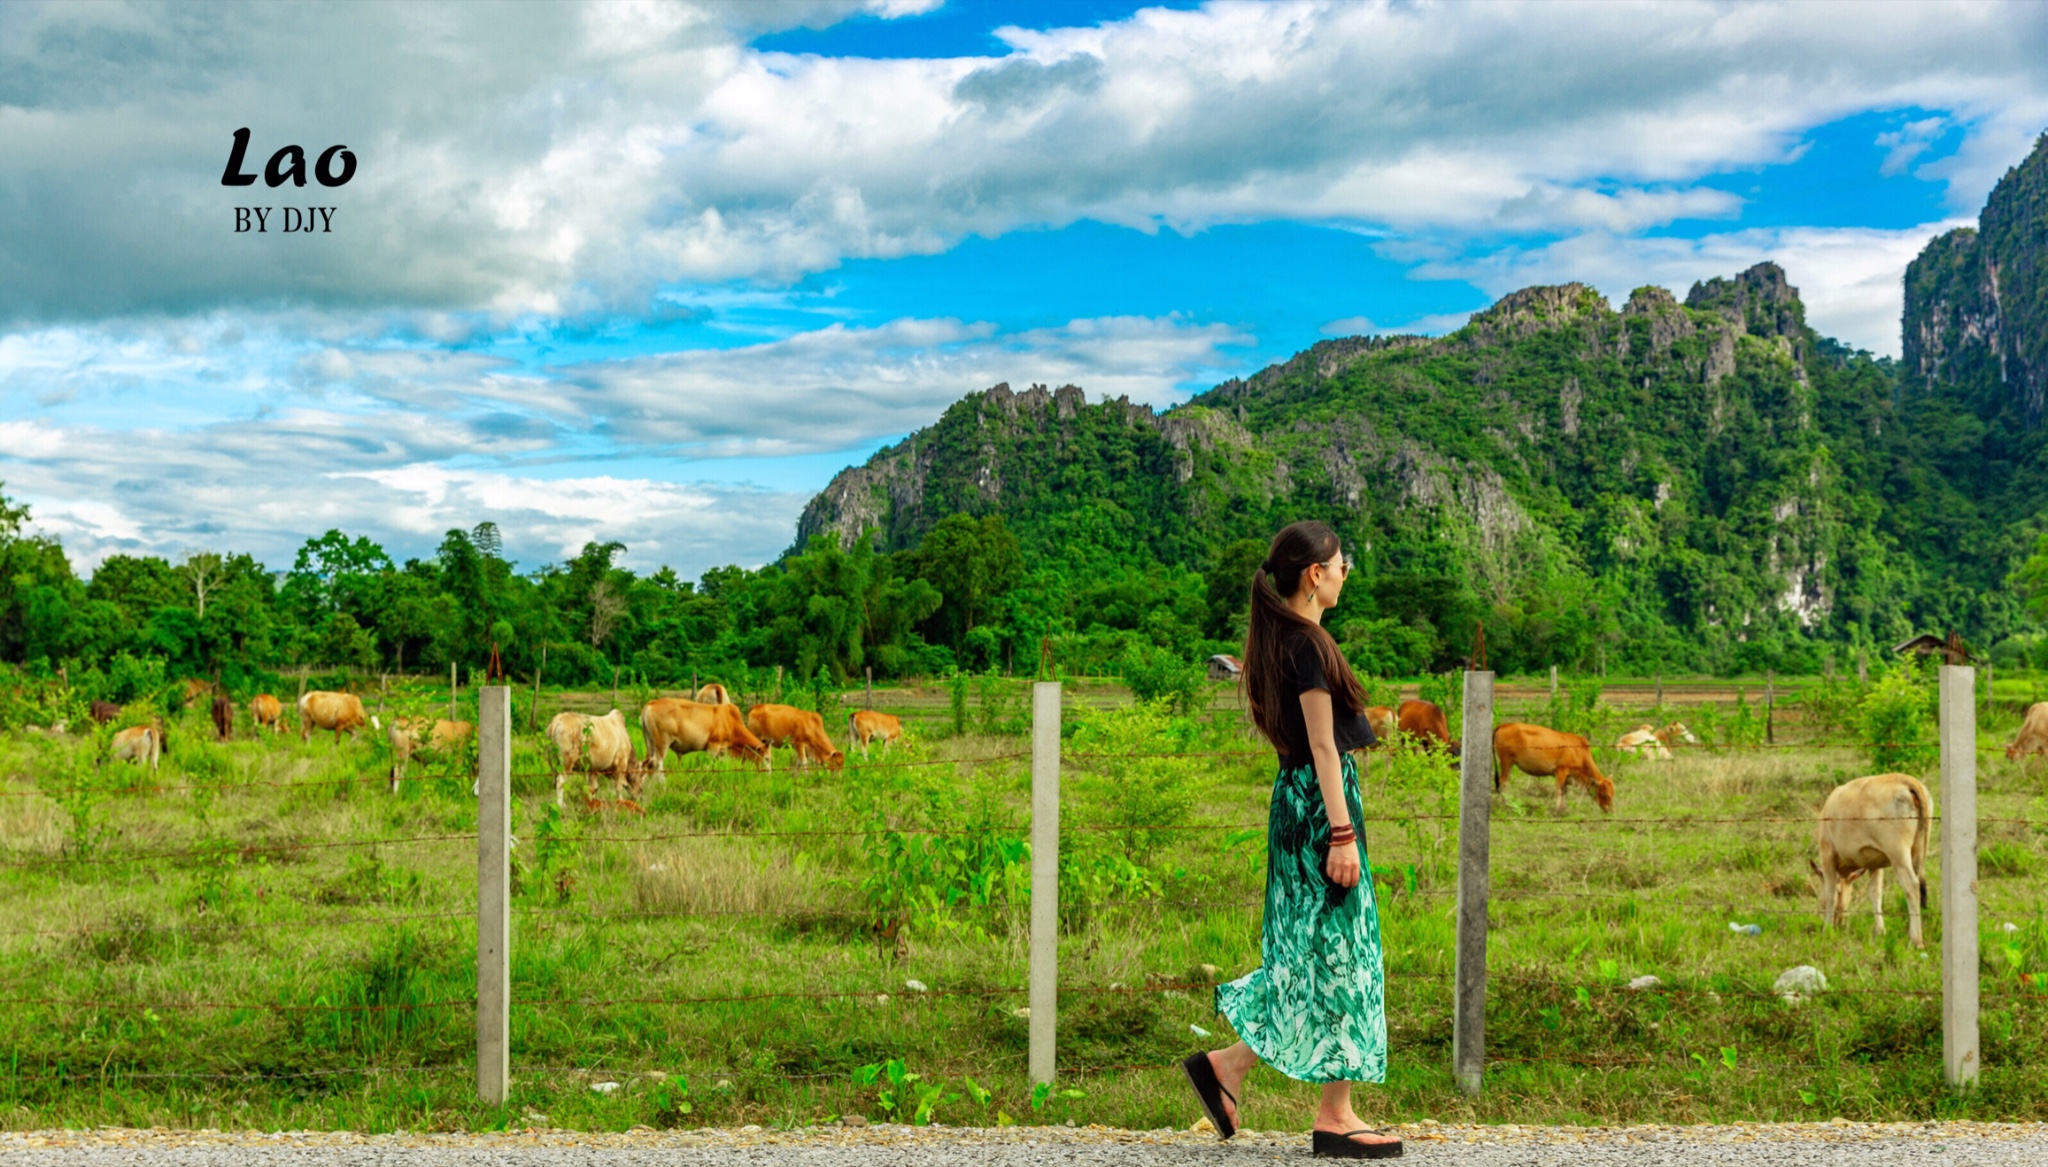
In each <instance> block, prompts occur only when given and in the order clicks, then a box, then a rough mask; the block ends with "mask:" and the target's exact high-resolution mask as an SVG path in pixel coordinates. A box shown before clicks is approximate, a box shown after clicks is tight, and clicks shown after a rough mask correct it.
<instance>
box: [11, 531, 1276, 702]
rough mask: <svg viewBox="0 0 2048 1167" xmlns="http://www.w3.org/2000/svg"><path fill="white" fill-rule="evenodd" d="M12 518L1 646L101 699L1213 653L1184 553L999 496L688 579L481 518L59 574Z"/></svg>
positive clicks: (932, 672)
mask: <svg viewBox="0 0 2048 1167" xmlns="http://www.w3.org/2000/svg"><path fill="white" fill-rule="evenodd" d="M29 517H30V516H29V512H28V508H27V507H26V506H23V505H20V504H18V503H14V502H10V501H8V500H7V499H6V497H5V496H4V495H0V662H4V663H6V664H9V665H13V666H16V667H17V668H19V669H21V670H24V671H26V672H27V673H29V674H31V675H37V676H46V677H55V676H58V675H60V674H61V675H62V676H63V677H64V678H66V679H67V680H69V681H71V682H72V683H74V684H87V685H88V686H90V687H92V688H94V689H95V690H106V691H107V692H108V693H109V695H110V696H112V697H114V698H115V699H120V698H121V697H123V696H130V695H132V693H123V692H121V690H131V691H132V690H136V689H139V688H145V687H147V685H148V684H149V683H150V679H151V678H155V677H171V678H182V677H200V678H218V679H220V680H221V681H222V682H223V683H226V684H228V685H229V686H230V687H231V688H236V689H240V688H245V687H249V686H250V685H254V684H258V683H261V682H263V681H266V680H269V679H271V678H273V677H275V676H277V675H279V674H282V673H285V672H291V671H298V670H302V669H306V670H313V671H316V672H327V671H343V670H346V671H352V672H358V673H367V674H378V673H404V672H424V671H445V670H446V669H447V668H448V666H449V665H450V664H451V663H453V664H456V665H459V666H460V667H461V668H462V669H463V670H464V671H465V673H467V672H468V671H469V670H473V669H474V670H482V669H484V668H485V667H487V662H488V661H489V660H490V658H491V655H492V653H493V652H496V653H497V656H498V659H499V661H500V663H501V667H502V669H503V671H504V673H505V674H506V675H508V676H512V677H516V678H519V679H521V680H525V679H527V678H530V677H532V676H534V675H535V674H536V673H540V674H542V676H543V678H544V680H546V681H547V682H548V683H553V684H564V685H580V684H611V683H613V682H614V681H615V680H616V679H617V678H618V677H620V676H622V675H623V676H625V677H628V678H631V679H633V680H635V681H638V682H641V683H645V684H652V685H676V684H681V683H687V682H688V681H689V680H690V679H691V678H692V677H693V676H695V677H702V678H705V679H710V678H712V677H718V676H726V675H730V674H732V673H733V672H734V671H736V670H745V669H766V668H775V667H781V668H783V669H786V670H788V671H790V672H791V673H792V674H793V675H794V676H795V677H800V678H803V679H804V681H805V682H807V683H808V682H810V681H811V680H813V679H815V678H817V677H818V676H820V675H821V674H822V675H823V676H824V677H825V678H826V679H827V680H828V681H830V682H831V683H835V684H836V683H842V682H848V681H851V680H852V679H854V678H859V677H862V676H864V675H865V674H866V673H868V672H869V671H870V670H871V671H872V672H873V674H874V675H875V676H876V677H878V678H885V679H886V678H901V677H911V676H917V677H931V676H943V675H948V674H951V673H955V672H961V671H969V672H985V671H990V670H995V671H1023V672H1033V671H1036V670H1037V669H1038V668H1039V667H1040V663H1041V653H1042V652H1044V651H1047V650H1050V651H1051V652H1052V653H1053V654H1054V656H1055V657H1056V659H1057V661H1058V664H1059V665H1060V667H1062V668H1065V669H1067V670H1069V671H1091V672H1105V671H1106V672H1114V671H1118V670H1119V669H1120V666H1121V665H1122V664H1123V663H1124V662H1126V661H1128V660H1135V661H1137V662H1138V663H1139V664H1140V665H1156V664H1157V663H1158V658H1160V657H1162V656H1163V657H1166V658H1170V659H1171V660H1172V661H1175V662H1181V663H1186V664H1191V662H1193V661H1195V660H1199V659H1200V657H1201V656H1202V655H1203V654H1204V653H1205V651H1234V649H1233V647H1232V644H1231V643H1230V642H1228V641H1227V637H1228V634H1229V627H1228V624H1227V622H1226V623H1225V624H1223V625H1221V626H1218V625H1217V624H1216V623H1215V622H1213V621H1211V619H1210V611H1209V603H1208V600H1209V593H1210V592H1211V591H1212V590H1214V588H1213V587H1212V585H1211V581H1210V580H1208V579H1207V578H1206V577H1205V576H1203V575H1202V574H1201V573H1198V572H1193V571H1179V572H1174V573H1169V575H1168V576H1167V577H1166V578H1165V579H1163V580H1162V579H1161V578H1160V577H1158V576H1156V575H1152V574H1150V573H1146V572H1137V573H1133V574H1131V575H1129V576H1124V575H1122V574H1119V573H1114V572H1112V573H1109V574H1108V577H1107V578H1093V579H1083V578H1080V577H1078V576H1077V575H1075V574H1074V573H1073V572H1072V571H1071V570H1070V569H1068V568H1066V567H1064V566H1033V565H1032V564H1029V563H1027V561H1026V557H1025V555H1024V554H1023V553H1022V552H1021V551H1020V548H1019V545H1018V541H1017V538H1016V537H1015V535H1013V534H1012V532H1011V531H1010V529H1009V527H1008V526H1007V524H1006V523H1005V520H1004V519H1003V518H1002V517H1001V516H999V515H989V516H982V517H973V516H969V515H964V514H962V515H953V516H950V517H948V518H946V519H944V520H942V521H941V522H939V523H938V524H937V525H936V526H935V527H933V529H932V530H931V531H929V532H928V533H926V534H925V536H924V537H923V538H922V539H921V540H920V541H919V542H918V543H917V544H916V546H914V547H911V548H909V549H906V550H901V551H896V552H893V553H890V552H881V551H877V550H876V549H875V545H874V540H873V538H872V537H864V538H862V539H860V540H858V541H857V542H855V544H854V545H853V546H852V547H850V548H845V547H841V546H840V545H839V544H838V542H837V541H836V540H832V539H828V538H824V537H819V538H814V539H812V540H811V541H810V544H809V545H808V546H806V547H804V548H802V549H800V550H793V551H792V552H791V553H790V554H788V555H786V556H784V557H783V558H782V559H781V560H780V561H778V562H776V563H772V564H769V565H766V566H764V567H760V568H757V569H750V568H744V567H739V566H725V567H717V568H713V569H711V570H709V571H706V572H704V573H703V575H702V576H701V577H700V578H698V579H696V580H688V579H684V578H682V577H681V576H680V575H678V574H677V573H676V572H675V571H674V570H673V569H671V568H668V567H662V568H659V569H658V570H655V571H653V572H648V573H645V574H642V573H636V572H635V571H633V570H631V569H629V568H627V567H624V566H622V565H621V562H620V560H621V559H622V557H623V556H624V554H625V552H626V550H627V549H626V546H625V545H624V544H622V543H619V542H616V541H609V542H593V543H589V544H587V545H586V546H585V547H584V548H583V549H582V551H581V552H579V553H578V554H577V555H576V556H575V557H574V558H571V559H568V560H566V561H562V562H552V563H544V564H541V565H539V566H537V567H533V568H530V569H525V570H522V569H521V566H520V565H519V564H517V563H515V562H513V561H512V560H510V559H508V558H507V557H506V555H505V550H504V546H503V541H502V538H501V536H500V534H499V532H498V529H497V528H496V526H495V525H493V524H492V523H489V522H485V523H479V524H477V525H476V526H474V527H472V528H469V529H467V530H461V529H456V530H450V531H448V532H447V533H446V534H445V535H444V536H443V538H442V540H441V542H440V545H439V546H438V547H437V548H436V549H435V550H434V552H433V554H432V555H429V556H426V557H422V558H409V559H406V560H404V561H403V562H400V561H399V560H397V559H396V558H394V557H393V556H392V555H391V554H390V552H389V551H388V550H387V549H386V548H384V547H383V546H381V545H379V544H378V543H377V542H376V541H375V540H373V539H370V538H368V537H366V536H362V535H354V536H351V535H349V534H347V533H345V532H343V531H339V530H330V531H327V532H326V533H324V534H321V535H318V536H315V537H313V538H309V539H307V540H306V542H305V543H304V544H303V545H302V546H300V547H299V549H298V551H297V553H296V554H295V555H294V557H293V560H292V563H291V565H290V567H289V568H288V569H285V570H282V571H279V570H274V569H272V568H271V567H270V566H268V565H266V564H263V563H261V562H259V561H257V560H256V559H255V558H254V557H253V556H251V555H248V554H244V553H236V552H215V551H206V552H198V553H193V554H188V555H185V556H183V557H181V558H179V559H178V560H177V561H175V562H173V561H172V560H170V559H166V558H162V557H158V556H150V555H113V556H109V557H107V558H106V559H105V560H103V561H101V563H100V564H99V565H98V566H97V567H96V568H95V569H94V570H93V572H92V574H91V576H90V578H80V576H79V575H78V574H77V573H76V572H75V571H74V570H73V568H72V566H71V563H70V561H69V559H68V558H67V557H66V556H65V554H64V550H63V547H62V545H61V543H60V542H59V540H57V539H55V538H53V537H50V536H48V535H40V534H33V533H30V532H29V531H28V529H27V524H28V520H29ZM1247 570H1248V569H1247ZM1240 590H1241V589H1240ZM1239 606H1240V607H1241V604H1240V605H1239ZM1134 654H1135V655H1134Z"/></svg>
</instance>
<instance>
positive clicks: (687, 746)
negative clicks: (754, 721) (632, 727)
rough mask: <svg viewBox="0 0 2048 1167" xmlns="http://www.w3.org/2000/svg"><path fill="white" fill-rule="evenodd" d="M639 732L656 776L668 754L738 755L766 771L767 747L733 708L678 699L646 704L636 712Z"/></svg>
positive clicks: (715, 756)
mask: <svg viewBox="0 0 2048 1167" xmlns="http://www.w3.org/2000/svg"><path fill="white" fill-rule="evenodd" d="M640 732H641V733H643V734H645V735H646V737H647V761H648V763H649V764H650V765H652V766H653V767H654V772H655V773H657V774H659V773H661V771H662V766H663V764H664V763H665V762H666V761H667V760H668V752H669V751H670V750H674V751H675V752H676V753H678V754H694V753H697V752H699V751H702V752H704V753H707V754H710V755H711V756H712V757H714V758H719V757H724V756H725V755H726V754H728V753H732V754H738V755H739V756H740V757H742V758H750V759H752V760H754V761H756V762H759V763H761V768H762V769H763V770H766V769H768V747H766V746H764V745H762V744H761V739H760V738H757V737H755V736H754V734H753V732H752V731H751V730H749V729H748V728H747V723H746V722H745V721H744V720H742V719H741V717H740V709H739V706H737V705H723V704H721V705H709V704H705V703H703V702H699V701H688V700H685V699H683V698H681V697H663V698H661V699H660V700H658V701H649V702H648V703H647V705H646V707H645V708H643V709H641V710H640Z"/></svg>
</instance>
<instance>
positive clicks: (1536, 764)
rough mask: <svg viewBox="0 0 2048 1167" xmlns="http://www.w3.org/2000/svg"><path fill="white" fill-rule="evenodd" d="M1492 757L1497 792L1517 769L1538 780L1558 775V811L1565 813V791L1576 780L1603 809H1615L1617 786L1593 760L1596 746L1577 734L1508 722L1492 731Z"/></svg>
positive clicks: (1494, 784) (1494, 786)
mask: <svg viewBox="0 0 2048 1167" xmlns="http://www.w3.org/2000/svg"><path fill="white" fill-rule="evenodd" d="M1493 756H1494V758H1495V760H1496V763H1497V764H1498V766H1499V769H1498V770H1497V771H1496V772H1495V774H1494V778H1493V788H1494V789H1495V790H1496V791H1498V790H1500V789H1501V788H1502V787H1504V786H1506V785H1507V781H1508V774H1509V773H1510V772H1511V771H1513V770H1514V769H1515V768H1516V767H1520V768H1521V771H1522V773H1524V774H1529V775H1533V776H1535V777H1538V778H1547V777H1550V776H1551V775H1553V774H1554V775H1556V776H1557V809H1558V811H1559V812H1560V813H1561V812H1562V811H1563V810H1564V788H1565V786H1566V785H1567V784H1568V783H1569V782H1570V781H1571V780H1572V779H1574V778H1576V779H1578V780H1579V782H1580V783H1581V784H1583V785H1584V786H1585V787H1586V788H1587V789H1588V790H1590V791H1592V794H1593V800H1594V801H1596V802H1598V803H1599V804H1600V809H1601V810H1605V811H1611V810H1613V809H1614V783H1613V782H1611V781H1609V780H1608V778H1607V775H1605V774H1602V773H1601V772H1600V767H1599V766H1598V765H1597V764H1596V763H1595V762H1594V761H1593V746H1592V743H1591V742H1588V741H1587V740H1586V739H1585V738H1583V737H1580V736H1579V735H1578V734H1575V733H1559V732H1558V731H1557V730H1554V729H1545V728H1544V727H1543V726H1540V725H1529V724H1526V723H1524V722H1520V721H1510V722H1507V723H1505V724H1503V725H1501V726H1499V727H1498V728H1496V729H1495V730H1494V731H1493Z"/></svg>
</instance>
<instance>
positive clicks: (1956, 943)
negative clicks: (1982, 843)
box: [1938, 665, 1980, 1090]
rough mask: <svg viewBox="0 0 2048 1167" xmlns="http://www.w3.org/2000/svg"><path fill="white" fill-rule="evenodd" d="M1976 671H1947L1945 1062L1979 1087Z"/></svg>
mask: <svg viewBox="0 0 2048 1167" xmlns="http://www.w3.org/2000/svg"><path fill="white" fill-rule="evenodd" d="M1976 680H1977V677H1976V670H1975V669H1972V668H1970V667H1969V666H1968V665H1943V666H1941V794H1940V802H1939V804H1938V805H1939V806H1940V807H1941V1064H1942V1076H1943V1077H1944V1078H1946V1079H1947V1080H1948V1084H1949V1085H1950V1086H1953V1087H1955V1088H1956V1089H1958V1090H1966V1089H1969V1088H1971V1087H1973V1086H1975V1085H1976V1084H1977V1070H1978V1064H1979V1061H1980V1059H1979V1057H1978V1044H1977V706H1976V701H1975V695H1974V694H1973V693H1972V690H1973V689H1974V688H1975V687H1976Z"/></svg>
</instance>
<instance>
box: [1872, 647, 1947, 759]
mask: <svg viewBox="0 0 2048 1167" xmlns="http://www.w3.org/2000/svg"><path fill="white" fill-rule="evenodd" d="M1856 722H1857V729H1858V731H1859V732H1860V733H1861V735H1862V737H1863V741H1864V744H1865V745H1867V746H1869V747H1870V764H1871V765H1872V766H1874V767H1876V768H1877V769H1878V770H1881V771H1892V770H1904V771H1918V770H1922V769H1925V768H1926V767H1928V766H1930V765H1932V764H1933V763H1934V761H1935V759H1936V758H1937V757H1939V756H1940V752H1941V751H1940V748H1939V747H1938V746H1937V745H1936V744H1935V743H1934V690H1933V687H1932V686H1931V685H1928V684H1926V683H1925V682H1923V681H1921V680H1920V679H1918V678H1917V677H1915V676H1914V675H1913V671H1912V669H1911V668H1910V667H1909V666H1907V665H1906V664H1905V663H1904V662H1901V663H1900V664H1899V665H1898V666H1897V667H1895V668H1892V669H1888V670H1886V671H1885V672H1883V673H1880V674H1879V675H1878V677H1877V678H1876V680H1874V681H1873V682H1872V683H1871V685H1870V689H1869V691H1868V692H1866V693H1864V694H1863V700H1862V701H1861V702H1860V703H1859V704H1858V705H1857V708H1856Z"/></svg>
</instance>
